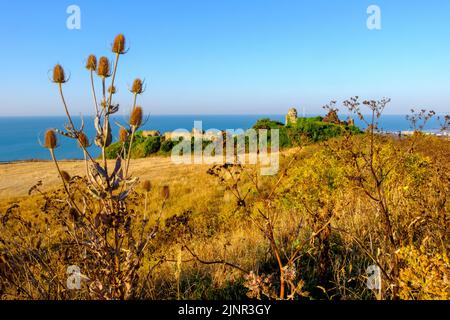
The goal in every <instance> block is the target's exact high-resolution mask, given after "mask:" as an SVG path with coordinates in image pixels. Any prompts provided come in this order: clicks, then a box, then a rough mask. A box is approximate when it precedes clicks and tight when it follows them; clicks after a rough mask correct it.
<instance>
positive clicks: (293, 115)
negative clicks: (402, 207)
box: [286, 108, 298, 125]
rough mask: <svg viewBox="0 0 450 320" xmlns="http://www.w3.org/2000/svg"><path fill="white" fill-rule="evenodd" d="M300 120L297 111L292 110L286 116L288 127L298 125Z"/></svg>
mask: <svg viewBox="0 0 450 320" xmlns="http://www.w3.org/2000/svg"><path fill="white" fill-rule="evenodd" d="M297 119H298V114H297V109H295V108H291V109H289V111H288V113H287V115H286V125H289V124H296V123H297Z"/></svg>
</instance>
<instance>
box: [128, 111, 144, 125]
mask: <svg viewBox="0 0 450 320" xmlns="http://www.w3.org/2000/svg"><path fill="white" fill-rule="evenodd" d="M141 124H142V108H141V107H139V106H137V107H135V108H134V109H133V111H132V112H131V117H130V125H131V126H133V127H135V128H139V127H140V126H141Z"/></svg>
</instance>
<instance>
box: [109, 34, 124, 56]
mask: <svg viewBox="0 0 450 320" xmlns="http://www.w3.org/2000/svg"><path fill="white" fill-rule="evenodd" d="M112 52H114V53H117V54H124V53H125V36H124V35H123V34H119V35H117V36H116V38H115V39H114V44H113V47H112Z"/></svg>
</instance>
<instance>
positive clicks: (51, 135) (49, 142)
mask: <svg viewBox="0 0 450 320" xmlns="http://www.w3.org/2000/svg"><path fill="white" fill-rule="evenodd" d="M57 142H58V140H57V139H56V133H55V131H54V130H52V129H49V130H47V132H46V133H45V142H44V147H45V148H47V149H51V150H53V149H55V148H56V145H57Z"/></svg>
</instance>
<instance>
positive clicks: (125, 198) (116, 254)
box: [44, 34, 168, 299]
mask: <svg viewBox="0 0 450 320" xmlns="http://www.w3.org/2000/svg"><path fill="white" fill-rule="evenodd" d="M112 52H113V54H114V61H113V63H110V61H109V59H108V58H107V57H101V58H100V59H98V60H97V57H96V56H95V55H90V56H89V57H88V59H87V62H86V69H87V70H88V71H89V73H90V82H91V91H92V98H93V104H94V112H95V118H94V126H95V130H96V136H95V138H94V140H93V141H94V144H95V145H96V146H97V147H99V148H100V150H101V156H100V157H99V158H98V159H97V158H95V157H94V156H92V155H91V153H90V151H89V147H90V146H91V143H90V141H89V138H88V136H87V135H86V133H85V132H84V121H83V119H82V121H81V126H80V127H79V128H77V127H76V126H75V123H74V121H73V118H72V116H71V113H70V110H69V107H68V104H67V102H66V99H65V96H64V90H63V87H64V85H65V84H66V83H67V82H68V78H67V77H66V74H65V71H64V69H63V67H62V66H61V65H59V64H57V65H56V66H55V67H54V69H53V79H52V80H53V82H54V83H55V84H56V85H57V87H58V90H59V94H60V97H61V101H62V105H63V108H64V110H65V113H66V116H67V119H68V124H66V125H65V128H64V129H63V130H59V129H51V130H48V131H47V132H46V135H45V143H44V147H45V148H47V149H48V150H49V152H50V155H51V158H52V159H53V162H54V163H55V167H56V169H57V171H58V175H59V176H60V178H61V182H62V185H63V188H64V193H65V194H66V196H67V197H66V199H65V200H64V203H65V207H64V209H65V212H66V214H61V215H60V217H59V218H60V220H61V221H62V223H63V226H64V230H65V233H66V234H67V235H68V237H69V239H70V241H69V243H70V244H71V245H70V246H69V250H70V251H71V254H70V256H71V257H73V261H72V264H73V265H77V266H78V267H79V268H80V270H81V273H82V275H80V276H82V279H83V282H85V284H86V285H85V286H84V289H82V290H87V293H88V295H89V297H90V298H93V299H133V298H137V296H136V295H137V292H138V288H137V286H138V283H139V281H138V280H139V269H140V267H141V265H142V263H143V258H144V255H145V252H146V248H147V246H148V244H149V242H150V241H151V240H152V239H153V238H154V237H155V236H156V233H157V231H158V227H159V218H157V219H155V220H156V221H155V223H154V225H151V226H150V225H148V221H149V219H148V217H147V212H146V210H145V212H135V210H134V209H131V208H130V205H133V200H130V199H129V198H130V195H131V194H132V193H133V192H134V191H135V188H136V186H137V185H138V182H139V181H138V180H139V179H138V178H137V177H132V176H131V175H129V166H130V159H131V145H132V143H133V139H134V136H135V134H136V131H137V130H138V129H139V128H140V127H141V125H142V123H143V121H142V118H143V109H142V107H140V106H137V105H136V104H137V98H138V96H140V95H141V94H142V93H143V92H144V88H143V81H141V80H140V79H136V80H135V81H134V82H133V86H132V89H131V92H132V94H133V104H132V109H131V114H130V117H129V121H128V124H127V125H122V126H121V127H120V130H119V139H120V141H121V143H122V146H123V150H122V152H121V153H120V154H119V156H118V157H117V159H116V160H115V162H114V165H113V166H111V167H108V161H107V158H106V148H107V147H108V146H109V145H110V144H111V142H112V130H111V116H112V115H113V114H115V113H117V111H118V110H119V105H118V104H114V103H113V98H114V95H115V93H116V92H117V89H116V84H115V82H116V77H117V71H118V64H119V60H120V57H121V56H122V55H124V54H126V53H127V49H126V42H125V37H124V36H123V35H122V34H119V35H118V36H117V37H116V38H115V40H114V43H113V45H112ZM95 76H97V77H98V78H99V79H100V82H101V90H100V91H101V93H100V95H98V94H97V91H96V87H95V83H96V82H95V80H96V79H95ZM108 80H110V81H109V82H110V83H109V84H107V82H108ZM57 134H60V135H62V136H65V137H68V138H70V139H73V140H76V141H77V144H78V147H79V148H80V149H81V151H82V153H83V157H84V162H85V167H86V169H85V170H86V176H85V177H83V178H80V177H78V178H77V177H71V176H70V174H69V173H68V172H65V171H62V170H61V168H60V164H59V161H58V160H57V158H56V156H55V149H56V148H57V147H58V141H57ZM127 145H128V146H129V147H128V148H127V147H126V146H127ZM126 149H128V150H126ZM144 189H145V190H146V195H147V194H148V192H149V191H150V182H145V183H144ZM162 196H163V197H164V199H163V203H165V201H166V200H167V197H168V192H166V193H165V194H164V195H162ZM136 207H138V206H136ZM162 209H163V208H162ZM162 209H161V213H160V214H162Z"/></svg>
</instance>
